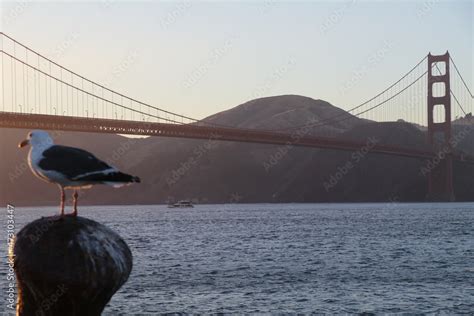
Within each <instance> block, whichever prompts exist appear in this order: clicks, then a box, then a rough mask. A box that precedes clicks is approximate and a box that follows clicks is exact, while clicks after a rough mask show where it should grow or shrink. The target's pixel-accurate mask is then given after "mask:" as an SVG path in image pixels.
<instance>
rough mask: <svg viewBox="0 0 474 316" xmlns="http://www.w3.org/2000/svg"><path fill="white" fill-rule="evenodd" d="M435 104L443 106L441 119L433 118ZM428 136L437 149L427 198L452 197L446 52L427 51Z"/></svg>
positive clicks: (447, 62) (448, 84)
mask: <svg viewBox="0 0 474 316" xmlns="http://www.w3.org/2000/svg"><path fill="white" fill-rule="evenodd" d="M438 64H439V65H438ZM439 66H441V67H439ZM443 66H444V67H443ZM434 70H438V73H437V74H436V75H435V74H434V73H433V72H434ZM443 70H444V73H443ZM434 88H435V89H434ZM437 107H442V108H443V110H444V111H443V112H444V120H440V121H436V120H435V115H434V113H435V111H436V110H437ZM428 138H429V143H430V145H431V146H432V148H433V150H434V151H435V152H436V153H437V156H436V158H435V159H434V160H433V161H432V163H431V164H430V173H429V174H428V181H429V183H428V200H431V201H454V200H455V197H454V188H453V156H452V153H453V148H452V129H451V88H450V76H449V52H446V54H444V55H437V56H435V55H431V53H430V54H429V55H428Z"/></svg>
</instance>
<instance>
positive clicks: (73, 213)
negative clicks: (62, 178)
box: [72, 190, 79, 216]
mask: <svg viewBox="0 0 474 316" xmlns="http://www.w3.org/2000/svg"><path fill="white" fill-rule="evenodd" d="M78 197H79V194H78V193H77V191H76V190H74V194H73V195H72V198H73V209H74V212H72V216H77V198H78Z"/></svg>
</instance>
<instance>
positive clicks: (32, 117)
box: [0, 112, 474, 163]
mask: <svg viewBox="0 0 474 316" xmlns="http://www.w3.org/2000/svg"><path fill="white" fill-rule="evenodd" d="M0 127H6V128H25V129H44V130H63V131H78V132H93V133H111V134H131V135H147V136H162V137H178V138H192V139H215V140H222V141H236V142H247V143H259V144H273V145H291V146H301V147H312V148H325V149H336V150H345V151H358V150H360V149H362V148H364V147H366V146H367V144H366V143H365V142H360V141H359V142H357V141H347V140H341V139H335V138H327V137H314V136H305V135H298V134H296V133H295V134H284V133H278V132H269V131H260V130H248V129H247V130H246V129H237V128H223V127H209V126H199V125H196V124H183V125H179V124H169V123H155V122H153V123H150V122H140V121H123V120H113V119H100V118H80V117H72V116H56V115H44V114H22V113H10V112H0ZM370 152H371V153H378V154H386V155H392V156H402V157H411V158H418V159H432V158H434V157H435V153H434V152H432V151H431V152H430V151H421V150H415V149H411V148H403V147H396V146H389V145H383V144H375V145H373V147H372V146H371V148H370ZM454 157H455V159H458V160H462V161H465V162H468V163H474V158H472V157H467V156H463V157H461V156H458V155H454Z"/></svg>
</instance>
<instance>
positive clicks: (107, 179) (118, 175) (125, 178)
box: [75, 171, 140, 186]
mask: <svg viewBox="0 0 474 316" xmlns="http://www.w3.org/2000/svg"><path fill="white" fill-rule="evenodd" d="M75 180H76V181H85V182H97V183H104V184H109V185H113V186H122V185H125V184H130V183H140V178H139V177H135V176H131V175H129V174H126V173H123V172H120V171H116V172H109V173H95V174H89V175H87V176H84V177H82V178H77V179H75Z"/></svg>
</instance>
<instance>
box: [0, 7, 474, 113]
mask: <svg viewBox="0 0 474 316" xmlns="http://www.w3.org/2000/svg"><path fill="white" fill-rule="evenodd" d="M1 9H2V12H1V17H2V21H1V25H2V27H1V28H2V31H3V32H5V33H6V34H8V35H10V36H12V37H14V38H16V39H17V40H18V41H20V42H22V43H24V44H27V45H29V46H31V47H32V48H33V49H36V50H37V51H39V52H40V53H43V54H45V55H46V56H48V57H50V58H52V59H53V60H56V61H58V62H59V63H60V64H62V65H64V66H65V67H69V68H71V69H72V70H74V71H76V72H78V73H80V74H83V75H84V76H85V77H88V78H90V79H92V80H95V81H98V82H101V83H104V84H106V85H107V86H109V87H111V88H112V89H116V90H118V91H119V92H123V93H125V94H128V95H130V96H132V97H135V98H137V99H139V100H142V101H144V102H149V103H151V104H154V105H157V106H160V107H163V108H165V109H168V110H171V111H174V112H178V113H181V114H186V115H189V116H192V117H196V118H202V117H204V116H207V115H210V114H213V113H215V112H218V111H222V110H225V109H228V108H231V107H234V106H236V105H238V104H240V103H243V102H245V101H247V100H249V99H253V98H256V97H261V96H270V95H279V94H301V95H305V96H309V97H313V98H316V99H324V100H327V101H329V102H331V103H333V104H334V105H337V106H340V107H342V108H346V109H347V108H349V107H350V106H351V105H354V104H357V103H359V102H360V101H363V100H365V99H367V98H369V97H371V96H372V95H374V94H376V93H377V92H379V91H380V90H383V89H384V88H385V87H387V86H388V85H390V84H391V83H392V82H393V81H395V80H397V79H398V78H399V77H400V76H401V75H402V74H404V73H405V72H406V71H408V70H409V69H410V68H411V67H412V66H413V65H414V64H416V63H417V62H418V61H419V60H420V59H421V58H422V57H423V56H424V55H426V54H427V53H428V52H429V51H431V52H432V53H433V54H440V53H444V52H445V51H446V50H449V51H450V52H451V55H452V57H453V58H454V59H455V61H456V62H457V64H458V66H460V68H462V70H463V73H464V76H465V77H466V79H467V80H468V83H469V84H470V85H471V86H472V82H473V73H474V65H473V52H474V47H473V15H474V9H473V2H472V1H446V2H444V1H435V0H430V1H403V2H402V1H393V2H383V1H377V2H375V1H374V2H370V1H346V2H336V1H331V2H329V1H328V2H323V1H308V2H279V1H245V2H244V1H242V2H240V1H234V2H228V1H226V2H224V1H220V2H217V1H216V2H196V1H177V2H142V3H137V2H136V1H133V2H131V1H130V2H125V1H113V0H107V1H96V2H63V3H54V2H29V1H26V2H25V1H18V2H15V1H13V2H4V1H3V2H2V6H1ZM374 54H378V56H380V57H378V58H376V60H375V61H374V59H373V58H371V56H374ZM361 67H365V69H367V71H366V72H365V74H364V75H363V78H362V79H361V80H359V81H357V82H356V83H354V84H352V85H351V86H350V88H347V83H348V82H350V80H351V78H353V77H354V73H355V72H357V70H358V69H360V68H361ZM344 87H346V88H344Z"/></svg>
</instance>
